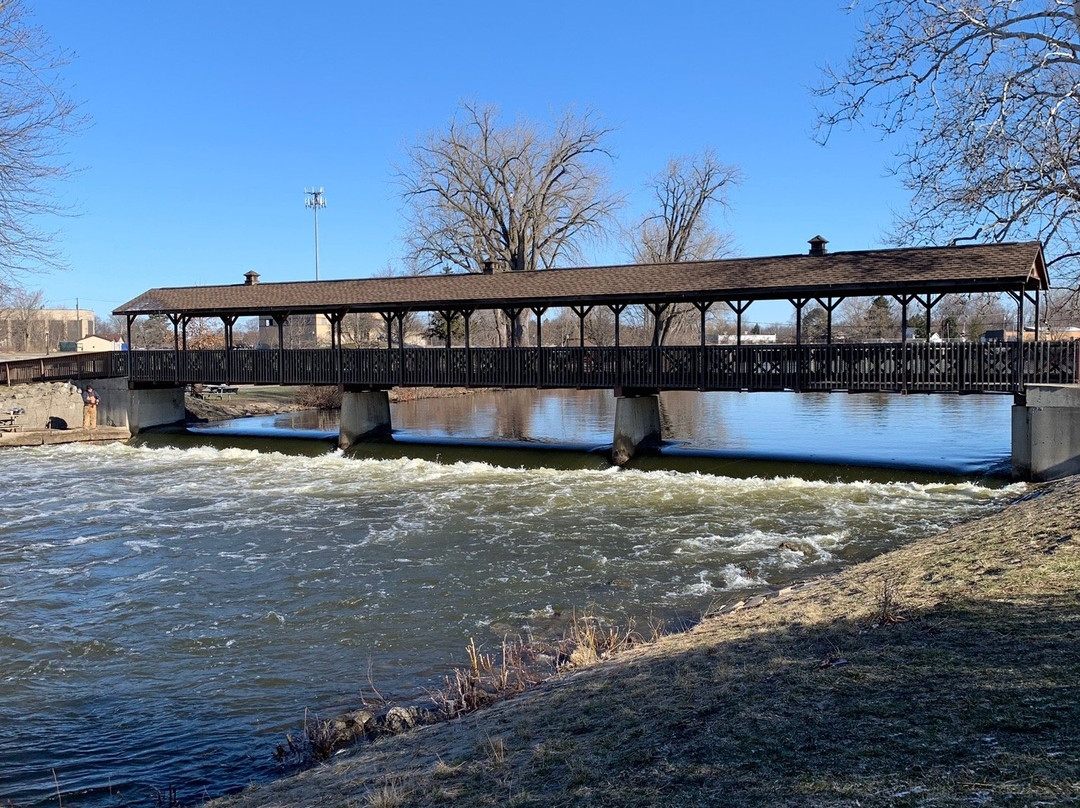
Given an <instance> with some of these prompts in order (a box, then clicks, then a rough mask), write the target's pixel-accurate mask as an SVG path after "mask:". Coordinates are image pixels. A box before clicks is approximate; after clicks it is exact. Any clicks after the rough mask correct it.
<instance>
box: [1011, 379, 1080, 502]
mask: <svg viewBox="0 0 1080 808" xmlns="http://www.w3.org/2000/svg"><path fill="white" fill-rule="evenodd" d="M1025 393H1026V402H1025V403H1023V404H1016V405H1014V406H1013V409H1012V471H1013V477H1014V478H1016V479H1019V480H1028V481H1031V482H1044V481H1046V480H1056V479H1058V478H1060V477H1067V476H1069V475H1070V474H1077V473H1080V384H1031V385H1028V386H1027V388H1026V390H1025Z"/></svg>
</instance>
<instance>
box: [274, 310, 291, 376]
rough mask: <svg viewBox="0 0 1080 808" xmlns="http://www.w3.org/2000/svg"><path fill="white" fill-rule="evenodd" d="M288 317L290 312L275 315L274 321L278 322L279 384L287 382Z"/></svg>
mask: <svg viewBox="0 0 1080 808" xmlns="http://www.w3.org/2000/svg"><path fill="white" fill-rule="evenodd" d="M288 319H289V314H288V312H286V313H284V314H282V313H280V312H279V313H277V314H275V315H274V322H275V323H277V355H278V384H285V323H286V321H287V320H288Z"/></svg>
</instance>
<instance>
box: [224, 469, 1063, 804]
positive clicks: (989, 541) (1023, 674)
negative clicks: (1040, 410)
mask: <svg viewBox="0 0 1080 808" xmlns="http://www.w3.org/2000/svg"><path fill="white" fill-rule="evenodd" d="M1047 490H1048V491H1049V493H1047V494H1046V495H1045V496H1042V497H1039V498H1035V499H1031V500H1029V501H1025V502H1022V503H1019V504H1017V505H1014V506H1012V507H1010V508H1008V509H1007V510H1006V511H1004V512H1003V513H1001V514H997V515H995V516H991V517H988V518H986V519H983V520H980V521H976V522H972V523H970V524H967V525H963V526H960V527H959V528H956V529H954V530H952V531H949V532H947V533H945V534H942V535H941V536H937V537H931V538H928V539H924V540H920V541H917V542H914V543H912V544H911V545H909V546H907V547H904V548H901V549H899V550H897V551H895V552H893V553H889V554H887V555H884V556H881V557H879V558H877V559H874V560H872V561H870V562H867V563H865V564H862V565H859V566H857V567H854V568H851V569H848V570H846V571H844V572H842V573H839V574H837V575H835V576H832V577H830V578H826V579H822V580H819V581H817V582H816V583H814V585H812V586H808V587H806V588H802V589H796V590H793V591H790V592H787V593H785V594H783V595H781V596H778V597H775V598H771V599H769V600H767V601H765V602H764V603H763V604H761V605H760V606H757V607H756V608H748V609H742V610H739V611H732V612H727V613H724V614H722V615H720V616H718V617H715V618H711V619H708V620H706V621H704V622H703V623H701V624H700V625H698V626H697V627H695V628H694V629H693V630H691V631H689V632H686V633H684V634H678V635H671V636H668V637H665V638H662V639H661V640H659V641H657V642H654V643H649V644H641V645H636V646H635V647H632V648H630V649H629V650H626V651H623V652H621V653H619V654H615V655H613V656H610V658H609V659H607V660H605V661H603V662H602V663H601V664H595V665H592V666H590V667H585V668H582V669H578V670H575V671H572V672H570V673H567V674H563V675H561V676H560V677H558V678H557V679H555V680H553V681H548V682H545V683H543V684H541V685H539V686H538V687H537V688H535V689H530V690H527V691H526V692H524V693H523V694H521V695H519V696H517V697H516V698H513V699H510V700H509V701H504V702H502V703H499V704H496V705H494V706H492V707H489V708H487V709H483V710H480V711H478V712H475V713H472V714H470V715H466V716H464V717H462V718H460V719H458V720H456V721H453V722H450V723H445V724H439V725H434V726H430V727H425V728H423V729H421V730H418V731H415V732H412V733H409V734H406V735H402V736H398V737H394V738H388V739H384V740H381V741H379V742H377V743H375V744H372V745H370V746H367V747H361V748H360V749H358V750H357V751H356V752H355V753H354V754H352V755H350V756H347V757H346V759H344V760H342V761H340V762H338V763H336V764H335V765H334V766H333V767H329V768H326V769H324V770H319V771H315V772H309V773H305V774H304V775H301V776H300V777H298V778H293V779H291V780H286V781H282V782H279V783H275V784H271V785H268V786H264V787H260V788H257V789H253V790H251V791H250V792H248V793H246V794H244V795H241V796H240V797H238V798H235V799H233V800H230V801H228V802H229V804H231V805H240V806H245V808H247V807H248V806H256V805H258V806H269V805H274V806H280V808H287V807H288V806H301V805H312V804H334V802H335V801H337V800H340V799H341V797H342V795H346V794H350V793H351V794H355V793H357V789H358V788H362V787H363V784H365V783H376V782H379V778H386V777H392V776H396V775H402V774H403V773H405V772H408V773H409V774H408V778H409V779H408V783H409V791H408V793H407V794H403V795H402V802H401V803H400V804H401V805H408V806H438V805H446V804H451V803H453V804H458V805H469V806H474V805H481V806H482V805H505V804H514V805H519V806H526V805H527V806H560V807H561V806H608V805H610V806H629V808H644V807H645V806H684V805H685V806H697V805H701V806H706V805H709V806H711V805H723V806H734V808H740V807H749V806H806V808H823V807H824V806H890V807H891V806H922V807H923V808H944V807H945V806H978V805H993V806H1036V805H1041V806H1074V805H1077V804H1080V798H1078V795H1080V532H1078V530H1080V480H1075V479H1074V480H1068V481H1063V482H1061V483H1058V484H1055V485H1054V486H1051V487H1050V488H1049V489H1047ZM599 645H602V643H600V642H599V640H598V647H599ZM598 656H600V654H598ZM492 739H497V740H496V741H493V740H492ZM496 743H497V746H494V745H493V744H496Z"/></svg>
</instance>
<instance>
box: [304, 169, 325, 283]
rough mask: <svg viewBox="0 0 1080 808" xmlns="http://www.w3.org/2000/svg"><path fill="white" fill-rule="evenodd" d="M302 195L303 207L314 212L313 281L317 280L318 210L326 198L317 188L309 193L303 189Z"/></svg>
mask: <svg viewBox="0 0 1080 808" xmlns="http://www.w3.org/2000/svg"><path fill="white" fill-rule="evenodd" d="M304 193H305V194H306V195H307V198H306V199H305V200H304V207H306V208H311V209H312V210H313V211H315V280H318V279H319V208H325V207H326V197H325V196H323V189H322V188H319V189H318V190H315V189H314V188H312V189H311V190H310V191H309V190H308V189H307V188H305V189H304Z"/></svg>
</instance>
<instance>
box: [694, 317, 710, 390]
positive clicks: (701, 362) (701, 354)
mask: <svg viewBox="0 0 1080 808" xmlns="http://www.w3.org/2000/svg"><path fill="white" fill-rule="evenodd" d="M694 307H695V308H696V309H697V310H698V311H699V312H700V313H701V350H700V351H698V390H704V389H705V375H706V374H705V315H706V314H707V313H708V311H709V309H711V308H712V303H711V302H709V303H701V302H698V303H695V304H694Z"/></svg>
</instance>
